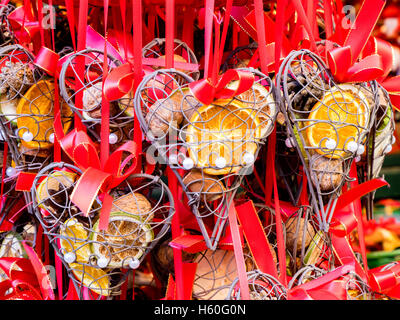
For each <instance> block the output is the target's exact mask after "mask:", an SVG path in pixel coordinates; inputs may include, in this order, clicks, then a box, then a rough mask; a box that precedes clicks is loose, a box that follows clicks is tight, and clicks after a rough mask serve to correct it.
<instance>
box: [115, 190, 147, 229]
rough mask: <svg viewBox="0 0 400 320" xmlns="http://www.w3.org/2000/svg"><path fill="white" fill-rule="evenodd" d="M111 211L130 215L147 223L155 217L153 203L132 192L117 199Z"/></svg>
mask: <svg viewBox="0 0 400 320" xmlns="http://www.w3.org/2000/svg"><path fill="white" fill-rule="evenodd" d="M111 211H122V212H125V213H130V214H133V215H135V216H138V217H140V218H141V219H142V220H143V221H147V222H148V221H150V220H151V219H153V216H154V214H153V212H152V206H151V203H150V202H149V200H147V198H146V197H145V196H144V195H142V194H140V193H138V192H131V193H129V194H126V195H123V196H121V197H119V198H117V199H115V200H114V201H113V206H112V209H111Z"/></svg>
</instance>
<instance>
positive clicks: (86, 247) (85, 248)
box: [60, 218, 110, 296]
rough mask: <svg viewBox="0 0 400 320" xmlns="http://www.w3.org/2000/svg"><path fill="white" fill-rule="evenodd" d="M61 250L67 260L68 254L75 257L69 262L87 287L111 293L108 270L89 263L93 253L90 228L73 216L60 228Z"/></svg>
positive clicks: (101, 292)
mask: <svg viewBox="0 0 400 320" xmlns="http://www.w3.org/2000/svg"><path fill="white" fill-rule="evenodd" d="M60 235H61V239H60V246H61V252H62V254H63V255H64V259H65V260H66V258H65V257H66V256H67V255H70V256H71V255H72V256H73V258H72V259H71V261H73V262H68V261H66V262H67V263H68V264H69V267H70V269H71V270H72V273H73V274H74V276H75V277H76V279H77V280H79V281H80V282H81V283H82V284H83V285H84V286H85V287H87V288H89V289H90V290H93V291H94V292H96V293H98V294H100V295H103V296H107V295H109V289H110V280H109V277H108V274H107V272H105V271H104V270H102V269H100V268H96V267H92V266H90V265H89V258H90V256H91V254H92V252H91V244H90V241H89V235H88V230H87V229H86V228H85V227H84V226H83V225H82V224H81V223H80V222H78V220H77V219H75V218H71V219H68V220H67V221H65V223H64V225H63V227H62V228H61V229H60Z"/></svg>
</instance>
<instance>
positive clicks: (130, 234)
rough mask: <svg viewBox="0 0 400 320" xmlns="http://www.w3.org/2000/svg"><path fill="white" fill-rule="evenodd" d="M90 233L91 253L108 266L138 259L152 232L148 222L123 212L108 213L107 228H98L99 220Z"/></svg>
mask: <svg viewBox="0 0 400 320" xmlns="http://www.w3.org/2000/svg"><path fill="white" fill-rule="evenodd" d="M93 230H94V232H93V233H92V235H91V240H92V241H91V243H92V250H93V253H94V254H95V255H96V256H97V258H98V259H97V261H98V262H99V260H100V259H101V260H100V261H104V262H106V263H104V265H106V266H107V267H108V268H121V267H127V266H128V264H129V263H130V262H131V261H132V260H135V259H140V257H141V256H142V255H143V254H144V252H145V250H146V247H147V246H148V244H149V243H150V242H151V241H153V239H154V233H153V230H152V229H151V226H150V225H149V224H146V223H143V221H142V220H140V218H139V217H135V216H133V215H131V214H127V213H124V212H112V213H110V220H109V225H108V228H107V230H105V231H100V230H99V221H96V223H95V224H94V226H93Z"/></svg>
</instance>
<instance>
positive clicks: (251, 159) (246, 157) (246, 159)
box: [243, 152, 254, 164]
mask: <svg viewBox="0 0 400 320" xmlns="http://www.w3.org/2000/svg"><path fill="white" fill-rule="evenodd" d="M243 162H244V163H245V164H251V163H253V162H254V154H252V153H250V152H246V153H245V154H244V155H243Z"/></svg>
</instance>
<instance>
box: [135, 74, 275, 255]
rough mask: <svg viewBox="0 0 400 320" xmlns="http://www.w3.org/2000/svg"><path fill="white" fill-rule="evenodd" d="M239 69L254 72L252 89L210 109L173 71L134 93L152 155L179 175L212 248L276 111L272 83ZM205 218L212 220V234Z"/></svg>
mask: <svg viewBox="0 0 400 320" xmlns="http://www.w3.org/2000/svg"><path fill="white" fill-rule="evenodd" d="M240 70H246V71H247V72H251V73H253V75H254V77H255V79H256V80H255V81H254V84H253V86H252V88H251V89H249V90H248V91H246V92H244V93H242V94H240V95H239V96H236V97H233V98H231V99H219V100H215V101H214V102H213V103H212V104H210V105H203V104H202V103H200V102H199V101H198V100H197V99H196V98H195V96H194V95H193V93H192V92H191V89H190V88H189V84H190V83H191V82H193V79H192V78H190V77H189V76H188V75H187V74H185V73H182V72H180V71H177V70H175V69H164V70H163V69H160V70H157V71H155V72H154V73H151V74H149V75H147V76H145V77H144V78H143V80H142V82H141V83H140V84H139V86H138V88H137V91H136V94H135V111H136V115H137V118H138V120H139V123H140V126H141V128H142V131H143V133H144V134H145V136H146V137H147V139H148V140H149V141H150V142H151V144H152V147H153V148H149V150H148V152H150V150H152V152H153V153H154V155H152V158H154V159H156V161H157V160H158V161H159V162H161V163H164V164H167V165H168V166H169V167H170V168H171V169H172V171H173V172H174V173H175V175H176V176H177V179H178V181H179V183H180V184H181V186H182V187H183V190H184V192H185V194H186V196H187V199H188V205H189V206H190V207H191V209H192V211H193V213H194V215H195V217H196V220H197V222H198V225H199V228H200V230H201V232H202V235H203V236H204V239H205V242H206V244H207V247H208V248H210V249H215V248H216V247H217V245H218V241H219V239H220V237H221V235H222V233H223V231H224V227H225V223H226V220H227V217H228V209H229V207H230V205H231V203H232V201H233V199H234V196H235V193H236V191H237V190H238V188H239V187H240V185H241V182H242V179H243V176H244V175H245V174H248V173H249V172H251V171H252V166H253V165H254V161H255V159H256V157H257V154H258V152H259V150H260V148H261V146H262V145H263V144H264V143H265V139H266V138H267V137H268V135H269V134H270V133H271V131H272V130H273V127H274V123H275V117H276V112H277V108H276V105H275V93H274V86H273V83H272V81H271V79H270V78H269V77H267V76H265V75H263V74H262V73H261V72H259V71H257V70H255V69H240ZM229 85H230V86H231V87H232V88H235V86H237V85H238V84H237V82H231V83H230V84H229ZM207 219H208V220H214V222H213V224H214V226H213V227H211V229H212V230H209V229H208V227H207V224H206V220H207Z"/></svg>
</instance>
